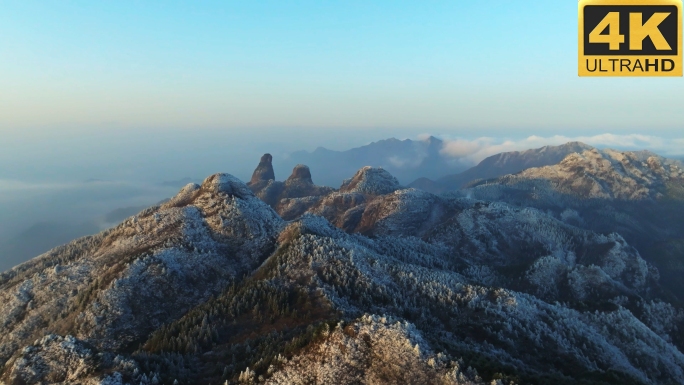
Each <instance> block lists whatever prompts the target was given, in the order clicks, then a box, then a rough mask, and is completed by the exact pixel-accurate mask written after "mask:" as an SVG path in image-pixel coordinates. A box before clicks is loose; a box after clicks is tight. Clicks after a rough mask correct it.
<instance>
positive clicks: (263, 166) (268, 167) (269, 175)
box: [249, 154, 275, 184]
mask: <svg viewBox="0 0 684 385" xmlns="http://www.w3.org/2000/svg"><path fill="white" fill-rule="evenodd" d="M264 180H275V172H273V156H271V154H264V155H263V156H262V157H261V160H260V161H259V165H258V166H257V168H256V170H254V173H253V174H252V179H251V180H250V181H249V184H254V183H258V182H260V181H264Z"/></svg>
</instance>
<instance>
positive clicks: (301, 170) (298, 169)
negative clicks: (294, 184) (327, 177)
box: [287, 164, 313, 184]
mask: <svg viewBox="0 0 684 385" xmlns="http://www.w3.org/2000/svg"><path fill="white" fill-rule="evenodd" d="M287 180H288V181H294V180H299V181H303V182H308V183H312V184H313V180H312V179H311V170H309V166H306V165H303V164H298V165H296V166H295V167H294V169H292V174H291V175H290V177H289V178H287Z"/></svg>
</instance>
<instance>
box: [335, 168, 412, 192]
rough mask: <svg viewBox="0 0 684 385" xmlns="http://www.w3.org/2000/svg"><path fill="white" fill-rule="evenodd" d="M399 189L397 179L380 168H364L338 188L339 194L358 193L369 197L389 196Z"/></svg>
mask: <svg viewBox="0 0 684 385" xmlns="http://www.w3.org/2000/svg"><path fill="white" fill-rule="evenodd" d="M399 189H401V185H400V184H399V181H398V180H397V178H395V177H394V176H392V174H390V173H389V172H387V171H386V170H385V169H383V168H380V167H370V166H366V167H363V168H362V169H360V170H359V171H357V172H356V174H355V175H354V176H353V177H352V178H350V179H347V180H345V181H344V182H343V183H342V187H340V192H359V193H362V194H370V195H383V194H389V193H391V192H394V191H396V190H399Z"/></svg>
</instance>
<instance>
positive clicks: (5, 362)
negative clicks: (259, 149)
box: [0, 143, 684, 385]
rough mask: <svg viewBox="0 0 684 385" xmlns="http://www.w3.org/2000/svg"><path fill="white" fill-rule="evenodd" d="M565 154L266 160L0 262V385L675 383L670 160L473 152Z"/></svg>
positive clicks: (675, 257) (683, 203)
mask: <svg viewBox="0 0 684 385" xmlns="http://www.w3.org/2000/svg"><path fill="white" fill-rule="evenodd" d="M571 150H574V151H572V152H571ZM563 152H569V153H568V154H566V156H564V157H563V158H562V159H561V160H560V161H558V162H557V163H555V164H551V165H547V166H542V167H532V168H527V169H525V170H523V171H522V172H518V173H516V174H507V175H504V176H499V177H493V178H478V179H479V180H477V181H473V182H471V183H469V184H468V185H467V186H468V187H466V188H465V189H461V190H459V191H455V192H447V193H444V194H441V195H435V194H432V193H430V192H427V191H421V190H418V189H415V188H405V187H402V185H401V184H400V183H399V181H398V180H397V178H395V177H394V176H392V175H391V173H389V172H388V171H387V170H386V169H382V168H377V167H370V166H366V167H362V168H360V169H358V170H357V171H355V172H353V173H351V174H350V175H349V178H347V179H345V180H344V181H343V182H342V181H341V182H340V183H339V185H340V188H339V189H333V188H330V187H325V186H320V185H317V184H315V183H314V180H315V176H316V175H315V174H314V173H313V172H312V170H311V169H310V168H309V167H307V166H305V165H297V166H294V167H293V170H292V173H291V174H290V176H289V177H288V178H287V179H286V180H285V181H277V180H276V176H277V174H276V173H275V171H274V168H273V164H272V157H271V156H270V155H268V154H265V155H264V156H263V157H262V158H261V160H260V162H259V164H258V166H257V168H256V170H255V172H254V174H253V177H252V179H251V180H250V181H249V183H247V184H245V183H243V182H241V181H240V180H238V179H237V178H235V177H233V176H231V175H229V174H215V175H211V176H209V177H208V178H206V179H205V180H204V181H203V182H202V183H201V184H197V183H189V184H187V185H186V186H185V187H183V188H182V189H181V190H180V191H179V193H178V194H177V195H176V196H174V197H173V198H172V199H170V200H168V201H166V202H164V203H162V204H159V205H156V206H154V207H150V208H147V209H144V210H142V211H141V212H139V213H138V214H136V215H133V216H131V217H129V218H127V219H125V220H124V221H123V222H122V223H120V224H119V225H117V226H115V227H113V228H111V229H108V230H106V231H104V232H102V233H100V234H97V235H94V236H89V237H85V238H81V239H78V240H75V241H73V242H70V243H69V244H67V245H64V246H61V247H58V248H55V249H53V250H51V251H50V252H48V253H45V254H43V255H41V256H40V257H37V258H35V259H33V260H31V261H28V262H26V263H23V264H21V265H19V266H17V267H15V268H13V269H11V270H9V271H7V272H4V273H2V274H0V363H1V364H2V365H0V366H1V367H2V368H3V369H2V370H0V383H4V384H34V383H35V384H58V383H59V384H63V383H74V384H76V383H79V384H100V385H124V384H130V385H133V384H135V385H138V384H143V385H152V384H156V385H167V384H168V385H172V384H177V385H182V384H219V383H223V384H226V383H228V384H257V383H263V384H274V385H275V384H280V385H285V384H301V385H303V384H311V383H320V384H328V383H335V384H358V383H369V384H370V383H373V384H400V383H413V384H452V385H466V384H477V385H484V384H496V385H513V384H528V383H534V384H568V385H569V384H577V383H581V384H590V385H605V384H643V385H646V384H670V383H672V384H675V383H677V384H679V383H684V354H682V351H683V350H684V308H683V307H682V299H683V298H682V297H683V296H682V291H681V290H678V288H679V287H680V286H678V285H681V283H678V282H677V281H676V279H675V278H676V277H677V273H675V274H672V273H671V271H674V272H678V271H681V266H682V265H683V264H682V261H683V260H684V253H683V252H682V250H684V248H682V247H681V244H682V243H681V242H682V240H681V234H682V233H684V231H683V229H682V226H684V225H683V224H682V221H681V218H682V214H684V193H683V192H684V171H682V165H681V164H680V163H679V162H675V161H671V160H668V159H665V158H662V157H658V156H656V155H655V154H651V153H648V152H618V151H610V150H603V151H601V150H597V149H594V148H591V147H589V146H586V145H582V144H579V143H570V144H568V145H565V146H559V147H555V148H546V149H539V150H533V151H532V152H524V153H516V155H513V156H505V155H502V156H499V157H497V158H495V160H498V161H495V160H490V161H488V162H486V163H485V165H488V167H489V168H491V169H495V170H499V171H497V172H501V171H500V170H511V169H512V168H510V167H513V166H511V165H512V164H518V165H520V164H524V165H532V164H538V163H539V162H550V161H551V160H552V159H555V157H558V156H560V155H558V154H559V153H563ZM521 154H525V155H521ZM507 163H510V164H511V165H507ZM516 167H517V166H516ZM483 169H485V167H484V166H482V167H481V168H480V170H483ZM312 174H313V176H312ZM473 175H475V174H473ZM478 175H485V171H482V173H481V174H478ZM488 175H492V174H491V173H490V174H488ZM650 238H653V239H650ZM649 247H651V248H654V250H656V249H657V250H659V251H658V252H655V251H648V248H649ZM677 269H680V270H677ZM670 270H671V271H670ZM679 277H681V275H679ZM679 281H681V279H680V280H679Z"/></svg>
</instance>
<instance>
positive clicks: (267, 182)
mask: <svg viewBox="0 0 684 385" xmlns="http://www.w3.org/2000/svg"><path fill="white" fill-rule="evenodd" d="M264 169H266V170H267V171H269V172H270V173H268V172H267V173H264V172H262V171H263V170H264ZM265 174H268V175H265ZM266 177H269V178H270V179H265V178H266ZM249 188H250V189H251V190H252V192H254V194H255V195H256V196H257V197H259V199H261V200H263V201H264V202H266V203H267V204H268V205H269V206H271V207H273V208H274V209H275V210H276V211H278V212H279V213H282V212H283V210H285V209H284V207H289V206H291V205H292V202H291V201H290V200H292V199H300V198H308V197H318V196H324V195H327V194H329V193H331V192H333V191H334V189H332V188H330V187H326V186H317V185H315V184H314V182H313V179H312V178H311V171H310V170H309V167H308V166H305V165H303V164H299V165H297V166H295V167H294V169H293V170H292V174H291V175H290V177H289V178H287V180H285V181H284V182H280V181H276V180H275V176H274V175H273V167H271V155H269V154H265V155H264V156H262V157H261V162H260V163H259V166H258V167H257V169H256V170H254V176H253V177H252V181H251V182H250V183H249ZM308 207H309V206H307V208H308ZM296 212H297V213H299V214H301V212H302V211H301V210H296ZM284 217H285V218H287V219H292V217H291V216H288V215H286V216H284Z"/></svg>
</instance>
